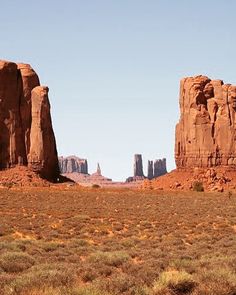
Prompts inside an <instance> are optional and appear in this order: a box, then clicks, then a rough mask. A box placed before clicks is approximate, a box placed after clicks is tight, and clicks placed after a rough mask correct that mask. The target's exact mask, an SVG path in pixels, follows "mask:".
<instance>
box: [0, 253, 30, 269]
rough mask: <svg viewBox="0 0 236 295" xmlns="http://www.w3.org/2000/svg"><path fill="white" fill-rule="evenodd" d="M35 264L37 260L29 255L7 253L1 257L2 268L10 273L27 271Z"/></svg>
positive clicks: (0, 264) (0, 265)
mask: <svg viewBox="0 0 236 295" xmlns="http://www.w3.org/2000/svg"><path fill="white" fill-rule="evenodd" d="M34 264H35V259H34V258H33V257H32V256H30V255H29V254H27V253H22V252H6V253H4V254H2V255H1V256H0V267H1V268H2V269H3V270H4V271H5V272H8V273H17V272H21V271H23V270H26V269H28V268H30V267H31V266H33V265H34Z"/></svg>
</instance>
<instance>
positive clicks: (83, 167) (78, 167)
mask: <svg viewBox="0 0 236 295" xmlns="http://www.w3.org/2000/svg"><path fill="white" fill-rule="evenodd" d="M59 166H60V171H61V173H62V174H65V173H82V174H88V162H87V160H86V159H81V158H79V157H76V156H69V157H59Z"/></svg>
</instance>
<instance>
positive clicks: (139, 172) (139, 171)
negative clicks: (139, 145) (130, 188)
mask: <svg viewBox="0 0 236 295" xmlns="http://www.w3.org/2000/svg"><path fill="white" fill-rule="evenodd" d="M136 176H139V177H143V176H144V174H143V160H142V155H140V154H136V155H134V177H136Z"/></svg>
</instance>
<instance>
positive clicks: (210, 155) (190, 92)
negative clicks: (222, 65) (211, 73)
mask: <svg viewBox="0 0 236 295" xmlns="http://www.w3.org/2000/svg"><path fill="white" fill-rule="evenodd" d="M179 103H180V120H179V123H178V124H177V125H176V141H175V161H176V166H177V168H189V167H203V168H205V167H215V166H231V167H236V140H235V139H236V132H235V130H236V119H235V111H236V86H233V85H231V84H224V83H223V81H222V80H211V79H209V78H208V77H206V76H195V77H189V78H184V79H182V80H181V82H180V97H179Z"/></svg>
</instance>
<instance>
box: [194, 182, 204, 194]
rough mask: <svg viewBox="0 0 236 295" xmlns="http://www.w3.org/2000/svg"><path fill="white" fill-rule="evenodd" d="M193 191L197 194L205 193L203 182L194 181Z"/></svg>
mask: <svg viewBox="0 0 236 295" xmlns="http://www.w3.org/2000/svg"><path fill="white" fill-rule="evenodd" d="M192 186H193V191H195V192H204V186H203V183H202V182H201V181H194V183H193V185H192Z"/></svg>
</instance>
